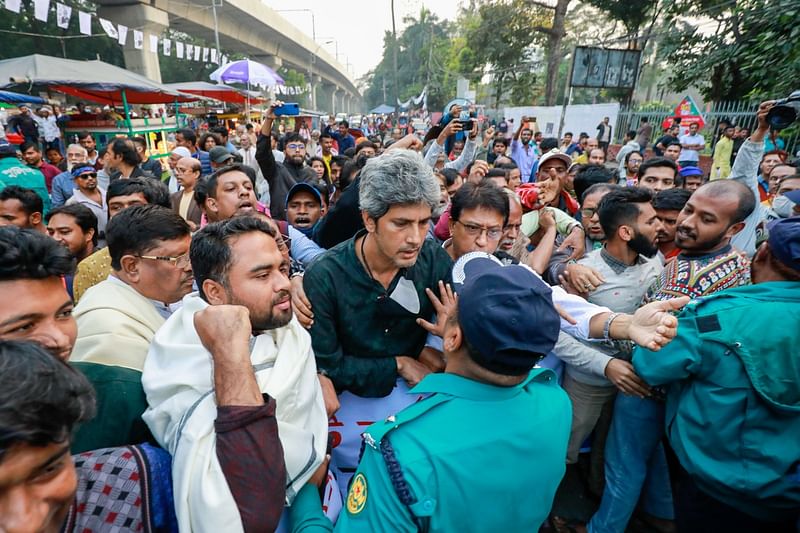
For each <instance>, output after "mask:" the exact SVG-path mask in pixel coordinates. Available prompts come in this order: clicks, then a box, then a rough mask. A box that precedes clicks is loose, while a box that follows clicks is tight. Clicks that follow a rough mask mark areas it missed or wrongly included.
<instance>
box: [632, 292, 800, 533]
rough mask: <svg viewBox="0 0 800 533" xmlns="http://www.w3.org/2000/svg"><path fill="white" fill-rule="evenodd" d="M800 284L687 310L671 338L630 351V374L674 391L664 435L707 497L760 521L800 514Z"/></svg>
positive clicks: (719, 297) (721, 297)
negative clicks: (656, 349)
mask: <svg viewBox="0 0 800 533" xmlns="http://www.w3.org/2000/svg"><path fill="white" fill-rule="evenodd" d="M798 333H800V282H789V281H786V282H766V283H759V284H756V285H749V286H746V287H738V288H734V289H728V290H725V291H722V292H720V293H718V294H715V295H712V296H708V297H705V298H700V299H698V300H694V301H693V302H691V303H690V304H689V305H688V306H687V307H686V309H685V310H684V311H683V312H682V313H681V314H680V316H679V319H678V336H677V337H676V338H675V339H674V340H673V341H672V342H671V343H670V344H669V345H667V346H666V347H665V348H664V349H662V350H661V351H660V352H658V353H653V352H650V351H648V350H644V349H641V348H639V349H637V350H636V352H635V353H634V356H633V365H634V367H635V369H636V372H637V373H638V374H639V375H640V376H641V377H642V378H643V379H644V380H645V381H647V382H648V383H650V384H651V385H662V384H667V383H672V385H671V386H670V388H669V392H668V395H667V413H666V430H667V435H668V437H669V440H670V443H671V444H672V447H673V448H674V450H675V453H676V454H677V456H678V459H679V460H680V462H681V465H683V467H684V468H685V469H686V471H687V472H688V473H689V474H690V475H691V476H692V478H693V479H694V480H695V482H696V483H697V484H698V486H700V487H701V488H702V489H703V490H704V491H705V492H707V493H708V494H709V495H711V496H713V497H715V498H717V499H718V500H720V501H722V502H724V503H727V504H728V505H731V506H733V507H735V508H737V509H741V510H742V511H744V512H747V513H749V514H751V515H753V516H757V517H759V518H762V519H772V520H774V519H775V518H776V516H778V515H780V513H781V512H782V511H786V510H788V509H797V508H798V507H800V343H799V342H798Z"/></svg>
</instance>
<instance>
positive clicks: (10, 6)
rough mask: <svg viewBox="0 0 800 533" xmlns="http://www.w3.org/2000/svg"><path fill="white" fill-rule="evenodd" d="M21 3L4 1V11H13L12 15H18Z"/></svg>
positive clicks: (20, 1)
mask: <svg viewBox="0 0 800 533" xmlns="http://www.w3.org/2000/svg"><path fill="white" fill-rule="evenodd" d="M21 3H22V0H6V9H8V10H9V11H13V12H14V13H19V8H20V4H21Z"/></svg>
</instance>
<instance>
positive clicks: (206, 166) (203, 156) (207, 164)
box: [192, 150, 214, 176]
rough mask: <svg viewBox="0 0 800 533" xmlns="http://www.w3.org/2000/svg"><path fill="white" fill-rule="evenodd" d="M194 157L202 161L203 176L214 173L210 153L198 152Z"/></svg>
mask: <svg viewBox="0 0 800 533" xmlns="http://www.w3.org/2000/svg"><path fill="white" fill-rule="evenodd" d="M192 157H194V158H195V159H197V160H198V161H200V167H201V170H202V175H203V176H208V175H209V174H212V173H213V172H214V169H213V168H211V158H210V157H209V156H208V152H204V151H202V150H198V151H196V152H195V153H193V154H192Z"/></svg>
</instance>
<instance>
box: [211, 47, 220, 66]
mask: <svg viewBox="0 0 800 533" xmlns="http://www.w3.org/2000/svg"><path fill="white" fill-rule="evenodd" d="M211 62H212V63H219V62H218V61H217V49H216V48H212V49H211Z"/></svg>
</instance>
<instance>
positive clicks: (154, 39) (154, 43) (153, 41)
mask: <svg viewBox="0 0 800 533" xmlns="http://www.w3.org/2000/svg"><path fill="white" fill-rule="evenodd" d="M147 36H148V37H150V51H151V52H152V53H154V54H157V53H158V35H153V34H152V33H148V34H147Z"/></svg>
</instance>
